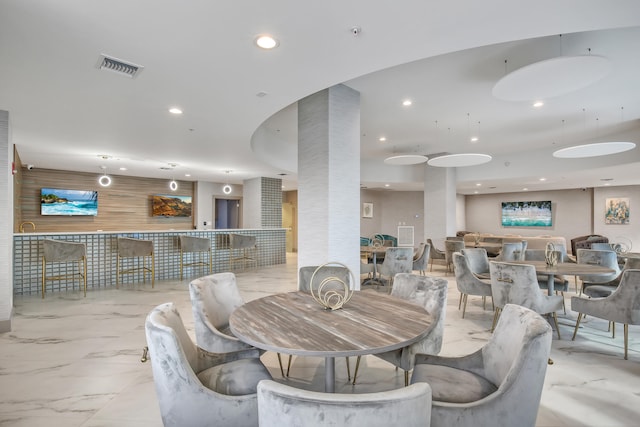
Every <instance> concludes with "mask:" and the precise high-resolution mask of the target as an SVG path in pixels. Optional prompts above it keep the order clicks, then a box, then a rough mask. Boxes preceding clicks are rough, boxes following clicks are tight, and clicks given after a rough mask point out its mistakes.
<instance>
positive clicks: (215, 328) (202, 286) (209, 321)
mask: <svg viewBox="0 0 640 427" xmlns="http://www.w3.org/2000/svg"><path fill="white" fill-rule="evenodd" d="M189 295H190V297H191V310H192V313H193V321H194V322H193V323H194V329H195V333H196V343H197V345H198V347H200V348H202V349H204V350H206V351H209V352H211V353H228V352H232V351H239V350H247V349H253V348H254V347H252V346H250V345H249V344H246V343H243V342H242V341H240V340H239V339H238V338H236V337H235V336H234V335H233V333H231V330H230V329H229V316H231V313H232V312H233V310H235V309H236V308H238V307H240V306H241V305H243V304H244V300H243V299H242V296H241V295H240V290H239V289H238V285H237V283H236V276H235V274H234V273H231V272H226V273H216V274H211V275H209V276H205V277H201V278H199V279H195V280H193V281H192V282H191V283H189ZM278 361H280V359H278ZM280 371H281V372H282V375H283V376H284V369H283V367H282V363H280Z"/></svg>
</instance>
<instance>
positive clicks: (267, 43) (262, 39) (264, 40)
mask: <svg viewBox="0 0 640 427" xmlns="http://www.w3.org/2000/svg"><path fill="white" fill-rule="evenodd" d="M255 43H256V46H258V47H259V48H261V49H266V50H269V49H274V48H276V47H278V45H279V44H280V43H278V40H276V39H274V38H273V37H272V36H270V35H268V34H261V35H259V36H257V37H256V40H255Z"/></svg>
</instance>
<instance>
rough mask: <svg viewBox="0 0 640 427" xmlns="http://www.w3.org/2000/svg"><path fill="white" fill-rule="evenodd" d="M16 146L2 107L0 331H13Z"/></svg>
mask: <svg viewBox="0 0 640 427" xmlns="http://www.w3.org/2000/svg"><path fill="white" fill-rule="evenodd" d="M12 159H13V147H12V146H11V144H9V112H7V111H3V110H0V217H1V218H3V220H2V221H0V224H1V225H0V272H1V274H0V333H2V332H7V331H10V330H11V317H12V311H13V176H12V175H11V170H12V168H11V161H12Z"/></svg>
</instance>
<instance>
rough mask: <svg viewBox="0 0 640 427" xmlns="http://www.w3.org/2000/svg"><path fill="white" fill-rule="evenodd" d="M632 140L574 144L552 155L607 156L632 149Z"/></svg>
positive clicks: (560, 156)
mask: <svg viewBox="0 0 640 427" xmlns="http://www.w3.org/2000/svg"><path fill="white" fill-rule="evenodd" d="M634 148H636V144H635V143H633V142H596V143H594V144H583V145H575V146H573V147H567V148H562V149H560V150H557V151H554V152H553V157H558V158H560V159H581V158H584V157H597V156H607V155H609V154H617V153H622V152H624V151H628V150H633V149H634Z"/></svg>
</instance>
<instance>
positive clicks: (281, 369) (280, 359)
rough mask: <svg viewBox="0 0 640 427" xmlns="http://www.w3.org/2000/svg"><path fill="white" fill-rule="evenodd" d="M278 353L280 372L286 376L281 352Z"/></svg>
mask: <svg viewBox="0 0 640 427" xmlns="http://www.w3.org/2000/svg"><path fill="white" fill-rule="evenodd" d="M276 354H277V355H278V365H280V374H282V378H284V368H283V367H282V358H281V357H280V353H276Z"/></svg>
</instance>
